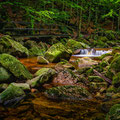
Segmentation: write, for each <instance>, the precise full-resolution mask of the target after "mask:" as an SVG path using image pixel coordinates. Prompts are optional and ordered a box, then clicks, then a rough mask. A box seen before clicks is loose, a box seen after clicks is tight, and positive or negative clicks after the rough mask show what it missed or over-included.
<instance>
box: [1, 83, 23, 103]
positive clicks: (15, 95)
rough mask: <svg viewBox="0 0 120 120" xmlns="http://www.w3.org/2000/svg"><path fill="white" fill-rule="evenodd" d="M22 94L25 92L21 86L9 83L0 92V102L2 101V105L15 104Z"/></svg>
mask: <svg viewBox="0 0 120 120" xmlns="http://www.w3.org/2000/svg"><path fill="white" fill-rule="evenodd" d="M24 96H25V93H24V91H23V90H22V89H21V88H19V87H17V86H14V85H13V84H10V85H9V86H8V88H7V89H6V90H4V91H3V92H2V93H1V94H0V103H3V104H4V105H8V104H16V103H18V102H19V101H20V100H21V99H22V98H23V97H24Z"/></svg>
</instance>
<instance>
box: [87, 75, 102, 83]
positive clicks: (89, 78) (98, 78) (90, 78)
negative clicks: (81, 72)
mask: <svg viewBox="0 0 120 120" xmlns="http://www.w3.org/2000/svg"><path fill="white" fill-rule="evenodd" d="M88 80H89V81H90V82H104V80H103V79H102V78H101V77H99V76H89V77H88Z"/></svg>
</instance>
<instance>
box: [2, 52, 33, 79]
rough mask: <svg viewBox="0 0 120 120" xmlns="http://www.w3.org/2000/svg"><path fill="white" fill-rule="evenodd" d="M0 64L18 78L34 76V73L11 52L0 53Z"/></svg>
mask: <svg viewBox="0 0 120 120" xmlns="http://www.w3.org/2000/svg"><path fill="white" fill-rule="evenodd" d="M0 64H1V65H2V66H3V67H4V68H6V69H7V70H9V71H10V72H11V73H12V74H13V75H14V76H15V77H17V78H23V79H31V78H32V74H31V73H30V72H29V71H28V70H27V69H26V67H25V66H24V65H23V64H22V63H20V61H19V60H17V59H16V58H15V57H13V56H11V55H9V54H5V53H4V54H1V55H0Z"/></svg>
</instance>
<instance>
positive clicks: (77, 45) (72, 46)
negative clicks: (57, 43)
mask: <svg viewBox="0 0 120 120" xmlns="http://www.w3.org/2000/svg"><path fill="white" fill-rule="evenodd" d="M66 46H67V47H68V48H69V49H71V50H72V51H73V52H74V51H75V50H77V49H80V48H90V47H89V46H88V45H86V44H85V43H82V42H78V41H76V40H73V39H69V40H68V42H67V43H66Z"/></svg>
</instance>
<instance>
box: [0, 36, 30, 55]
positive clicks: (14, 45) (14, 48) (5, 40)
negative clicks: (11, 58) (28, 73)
mask: <svg viewBox="0 0 120 120" xmlns="http://www.w3.org/2000/svg"><path fill="white" fill-rule="evenodd" d="M1 43H2V44H3V45H4V47H5V49H6V48H8V49H9V51H10V52H11V54H13V55H15V53H16V54H17V52H18V55H20V54H19V52H20V53H21V55H22V54H25V55H26V56H29V50H28V49H27V48H26V47H24V46H23V45H22V44H20V43H19V42H16V41H14V40H13V39H12V38H11V37H10V36H9V35H5V36H3V37H2V38H1ZM9 51H6V52H7V53H8V52H9ZM23 56H24V55H23Z"/></svg>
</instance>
